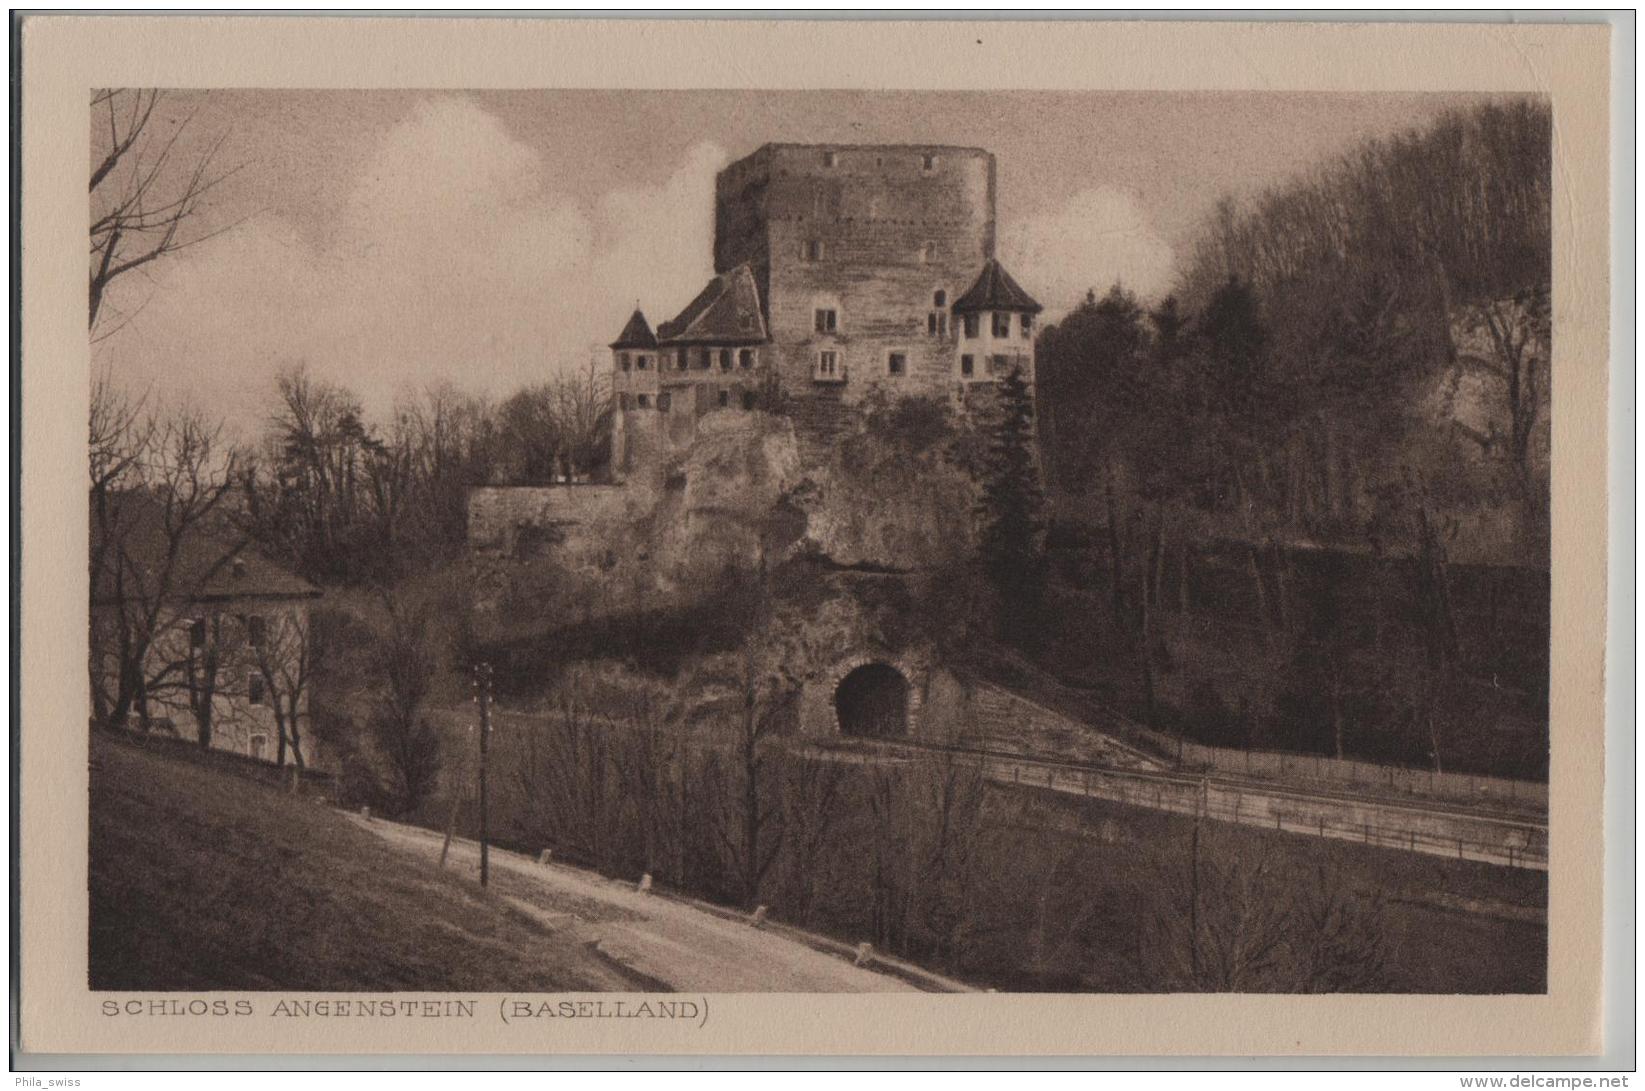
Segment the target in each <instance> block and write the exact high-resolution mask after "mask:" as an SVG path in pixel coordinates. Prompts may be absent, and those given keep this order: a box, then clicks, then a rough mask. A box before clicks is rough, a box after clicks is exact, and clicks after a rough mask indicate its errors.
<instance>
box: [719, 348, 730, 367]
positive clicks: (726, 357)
mask: <svg viewBox="0 0 1645 1091" xmlns="http://www.w3.org/2000/svg"><path fill="white" fill-rule="evenodd" d="M720 370H721V371H730V370H731V350H730V349H721V350H720Z"/></svg>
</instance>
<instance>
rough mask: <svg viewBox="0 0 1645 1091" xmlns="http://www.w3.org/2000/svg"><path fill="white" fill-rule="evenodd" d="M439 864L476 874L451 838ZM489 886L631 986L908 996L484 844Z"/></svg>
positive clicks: (758, 937)
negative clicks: (623, 973) (587, 949)
mask: <svg viewBox="0 0 1645 1091" xmlns="http://www.w3.org/2000/svg"><path fill="white" fill-rule="evenodd" d="M354 821H355V822H356V823H357V824H358V825H359V826H360V827H361V828H362V829H365V830H369V831H370V832H371V833H374V834H376V835H377V836H379V837H381V838H383V839H384V840H385V841H387V842H389V843H390V844H391V845H394V846H395V847H397V848H400V849H403V850H404V851H406V852H410V853H415V854H417V855H419V856H423V857H425V858H433V859H438V858H439V855H440V844H441V840H442V838H441V836H440V834H438V833H435V832H433V831H430V830H424V829H420V828H418V827H415V826H402V825H399V824H397V823H393V822H386V821H383V820H382V819H372V820H371V821H369V822H368V821H365V820H363V819H360V818H358V817H355V818H354ZM448 866H451V867H453V868H459V869H462V870H463V871H464V872H465V873H467V874H470V875H472V874H475V873H476V872H477V870H478V867H479V846H478V845H476V844H475V843H474V842H472V841H462V840H458V841H454V842H453V843H452V846H451V856H450V860H449V863H448ZM490 866H491V886H492V889H493V890H495V891H496V892H497V893H499V894H501V895H503V896H504V897H505V898H507V899H508V900H509V902H510V903H511V904H512V905H513V906H514V908H515V909H516V910H517V911H518V912H520V913H522V914H524V915H526V916H529V917H531V918H532V919H534V920H536V921H537V922H539V923H540V924H542V925H543V926H545V927H547V928H549V929H551V930H554V931H557V932H562V931H563V932H566V933H568V934H569V935H571V936H572V937H573V938H576V939H579V940H581V941H582V942H584V943H586V944H589V945H591V946H593V948H594V950H595V951H596V952H598V953H599V954H600V955H602V956H604V957H606V958H608V959H610V960H612V961H613V962H615V963H617V964H619V965H620V966H622V967H623V968H624V969H626V970H627V971H628V972H629V973H630V974H631V975H632V976H633V977H634V978H635V982H636V983H635V989H636V990H637V991H640V990H644V989H646V988H657V987H664V988H670V989H674V990H677V991H686V992H911V991H915V989H914V986H913V985H911V984H909V983H908V982H906V981H903V980H902V979H900V978H897V977H893V976H891V975H889V974H884V973H878V972H876V971H874V970H872V969H868V968H861V967H857V966H855V965H853V964H852V963H851V962H849V961H847V960H846V959H844V958H842V957H840V956H838V955H835V954H831V953H828V952H826V951H819V950H815V949H813V948H811V947H808V946H806V945H805V944H803V943H800V942H797V941H796V940H793V939H790V938H788V936H786V935H784V934H782V932H779V931H772V930H766V929H757V928H753V927H750V926H749V925H748V924H746V923H744V922H743V921H741V920H736V919H727V918H725V917H720V916H717V915H715V914H713V913H710V912H706V911H704V910H701V909H698V908H696V907H694V906H692V905H689V904H686V903H683V902H677V901H674V900H672V899H670V898H666V897H662V896H659V895H655V894H640V893H638V892H636V891H635V890H634V888H633V886H631V885H630V884H628V883H619V882H617V881H616V880H613V879H607V878H605V877H603V876H599V875H593V874H590V873H589V872H586V871H583V870H580V869H577V868H570V867H564V866H560V865H546V866H545V865H542V864H538V863H537V862H536V861H534V860H530V859H527V858H526V857H524V856H520V855H518V854H517V853H512V852H505V851H501V850H498V849H495V848H494V849H492V850H491V854H490Z"/></svg>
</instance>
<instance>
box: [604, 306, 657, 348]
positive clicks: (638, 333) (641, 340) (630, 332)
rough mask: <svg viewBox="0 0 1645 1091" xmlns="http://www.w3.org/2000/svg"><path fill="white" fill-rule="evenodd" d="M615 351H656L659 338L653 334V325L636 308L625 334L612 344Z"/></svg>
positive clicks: (625, 327)
mask: <svg viewBox="0 0 1645 1091" xmlns="http://www.w3.org/2000/svg"><path fill="white" fill-rule="evenodd" d="M611 347H612V348H614V349H654V348H656V347H657V338H656V337H654V336H653V335H652V333H651V323H649V322H647V321H646V320H645V314H644V313H642V312H641V310H640V309H639V308H638V307H636V308H634V313H633V314H631V315H629V317H628V325H626V326H624V327H623V332H622V333H619V334H618V335H617V339H616V340H615V341H613V342H611Z"/></svg>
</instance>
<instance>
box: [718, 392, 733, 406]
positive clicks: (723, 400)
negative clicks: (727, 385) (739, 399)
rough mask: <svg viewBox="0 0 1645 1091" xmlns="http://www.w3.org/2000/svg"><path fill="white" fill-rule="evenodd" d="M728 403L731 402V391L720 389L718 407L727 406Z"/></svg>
mask: <svg viewBox="0 0 1645 1091" xmlns="http://www.w3.org/2000/svg"><path fill="white" fill-rule="evenodd" d="M730 404H731V391H729V390H722V391H720V408H721V409H724V408H725V407H726V406H728V405H730Z"/></svg>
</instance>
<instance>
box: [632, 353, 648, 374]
mask: <svg viewBox="0 0 1645 1091" xmlns="http://www.w3.org/2000/svg"><path fill="white" fill-rule="evenodd" d="M650 366H651V357H649V356H646V355H644V354H642V355H639V356H636V357H634V367H635V368H636V369H638V370H640V371H644V370H646V369H647V368H649V367H650Z"/></svg>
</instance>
